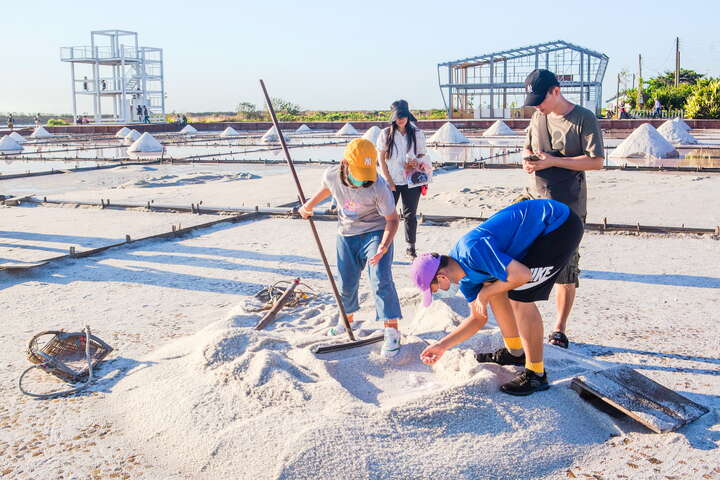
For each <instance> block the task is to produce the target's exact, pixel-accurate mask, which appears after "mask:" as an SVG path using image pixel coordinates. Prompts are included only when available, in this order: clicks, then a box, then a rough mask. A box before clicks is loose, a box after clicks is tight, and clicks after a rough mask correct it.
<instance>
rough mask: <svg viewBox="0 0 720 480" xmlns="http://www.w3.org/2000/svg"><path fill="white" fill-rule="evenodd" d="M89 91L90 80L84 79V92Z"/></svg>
mask: <svg viewBox="0 0 720 480" xmlns="http://www.w3.org/2000/svg"><path fill="white" fill-rule="evenodd" d="M87 89H88V78H87V77H83V90H85V91H86V92H87Z"/></svg>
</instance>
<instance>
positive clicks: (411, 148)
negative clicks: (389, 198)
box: [377, 100, 427, 259]
mask: <svg viewBox="0 0 720 480" xmlns="http://www.w3.org/2000/svg"><path fill="white" fill-rule="evenodd" d="M390 109H391V117H390V126H388V127H386V128H384V129H383V130H382V132H381V133H380V136H379V137H378V140H377V149H378V152H380V166H381V167H382V173H383V177H385V180H386V181H387V184H388V186H389V187H390V190H392V192H393V197H395V204H396V205H397V203H398V200H399V199H400V197H402V202H403V210H402V216H403V218H404V219H405V242H406V243H407V250H406V253H407V255H408V256H409V257H411V258H413V259H414V258H415V257H416V256H417V254H416V253H415V235H416V232H417V218H416V214H417V207H418V203H419V202H420V194H421V191H422V187H409V186H408V182H407V178H406V173H405V172H406V170H411V169H414V168H416V167H417V164H418V160H419V159H421V158H422V157H424V156H425V154H426V153H427V150H426V148H425V134H424V133H423V132H422V130H420V129H419V128H417V127H416V126H415V124H414V123H412V122H417V119H416V118H415V117H414V116H413V114H412V113H410V108H409V107H408V103H407V102H406V101H405V100H397V101H395V102H393V104H392V105H391V106H390Z"/></svg>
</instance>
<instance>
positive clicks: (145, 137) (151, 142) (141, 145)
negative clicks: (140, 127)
mask: <svg viewBox="0 0 720 480" xmlns="http://www.w3.org/2000/svg"><path fill="white" fill-rule="evenodd" d="M162 151H163V146H162V144H161V143H160V142H158V141H157V140H155V137H153V136H152V135H150V134H149V133H148V132H145V133H143V134H142V136H141V137H140V138H138V139H137V140H135V143H133V144H132V145H130V147H129V148H128V153H158V152H162Z"/></svg>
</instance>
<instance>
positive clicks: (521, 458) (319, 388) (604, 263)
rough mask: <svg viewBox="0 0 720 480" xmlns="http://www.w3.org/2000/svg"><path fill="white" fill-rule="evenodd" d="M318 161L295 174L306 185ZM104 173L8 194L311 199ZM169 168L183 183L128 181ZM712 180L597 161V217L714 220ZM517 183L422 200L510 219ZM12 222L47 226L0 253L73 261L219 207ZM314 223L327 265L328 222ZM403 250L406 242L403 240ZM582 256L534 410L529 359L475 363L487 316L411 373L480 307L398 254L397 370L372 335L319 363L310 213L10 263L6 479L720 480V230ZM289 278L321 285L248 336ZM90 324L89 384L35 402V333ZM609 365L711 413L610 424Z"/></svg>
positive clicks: (591, 250) (313, 181)
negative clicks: (609, 168) (445, 297)
mask: <svg viewBox="0 0 720 480" xmlns="http://www.w3.org/2000/svg"><path fill="white" fill-rule="evenodd" d="M176 168H177V167H176ZM231 170H232V171H234V172H235V173H237V172H239V171H243V170H244V169H243V166H239V168H234V167H233V169H231ZM320 172H321V170H320V169H315V168H313V169H301V178H302V180H303V184H304V186H305V188H306V192H307V193H308V194H309V193H310V192H312V191H313V190H314V188H315V187H316V185H317V183H318V181H319V175H320ZM97 173H100V172H92V173H87V174H72V175H62V176H56V177H37V178H31V179H25V180H24V181H16V180H13V181H8V182H3V183H2V184H1V185H0V187H2V188H3V189H5V191H8V190H7V189H8V188H10V189H16V190H25V191H27V190H28V189H32V190H33V191H36V193H38V194H40V195H42V194H43V191H51V190H52V189H55V190H54V191H55V192H56V193H55V194H53V195H48V196H51V197H53V198H56V197H59V196H64V197H65V198H72V199H89V200H95V201H97V200H99V198H111V199H112V201H125V200H127V201H143V202H144V201H148V200H150V199H154V200H155V202H156V203H183V204H189V203H191V202H197V201H198V200H200V199H202V200H204V204H205V205H220V206H228V205H237V204H238V202H241V203H247V204H252V203H253V202H255V203H265V202H269V203H271V204H277V203H283V202H287V201H291V200H293V199H294V197H295V195H294V194H293V190H292V183H291V180H290V179H289V176H288V175H281V176H275V175H263V176H262V178H259V179H250V180H230V181H228V180H229V179H228V178H227V177H222V176H219V177H217V178H215V179H211V180H208V179H207V178H206V179H205V180H207V181H205V180H203V181H194V180H197V179H198V178H199V177H201V176H203V175H207V174H208V172H206V171H203V170H202V169H198V170H192V171H188V170H181V169H177V170H175V171H169V170H162V169H160V170H152V171H148V170H142V169H134V170H133V169H132V167H129V168H128V169H125V170H122V171H121V170H118V174H117V175H116V176H113V175H112V174H111V173H110V174H106V173H105V172H103V173H102V174H101V175H97V176H96V175H95V174H97ZM210 173H211V174H213V175H218V170H217V169H213V170H211V171H210ZM231 173H232V172H231ZM75 175H78V176H75ZM167 175H177V176H178V178H180V179H183V180H182V181H181V182H180V183H178V184H177V185H174V186H167V187H159V186H153V187H141V186H140V185H135V186H133V183H134V182H137V181H139V180H143V179H144V180H146V183H147V180H148V179H150V178H161V177H164V176H167ZM115 177H117V178H115ZM696 178H697V179H696ZM717 178H720V177H717V176H712V175H700V176H698V175H689V174H667V173H661V174H656V173H647V172H637V173H634V172H633V173H630V172H590V173H589V179H590V194H591V198H592V200H591V203H590V212H591V213H590V216H591V218H590V220H591V221H596V220H595V218H597V219H599V218H602V216H607V217H608V220H609V221H611V222H615V221H617V222H621V221H627V222H634V221H635V220H639V221H641V222H642V223H652V224H673V225H677V224H679V223H685V224H687V225H697V226H711V225H714V224H716V223H720V222H719V221H718V217H717V215H718V213H717V211H716V210H717V209H713V208H711V206H712V205H713V204H717V200H716V192H717V191H718V190H717V187H718V185H717V182H718V180H717ZM98 179H101V180H98ZM524 179H525V174H524V173H523V172H522V171H520V170H511V171H507V170H485V171H479V170H467V171H458V172H452V173H447V174H442V175H438V176H437V177H436V179H435V183H433V185H432V186H431V189H430V195H429V197H426V198H425V199H424V200H423V202H422V203H421V209H422V210H423V211H432V212H434V213H445V214H471V215H479V214H481V213H479V212H478V209H485V208H487V209H488V210H492V209H494V208H495V209H497V208H500V207H501V206H504V205H505V204H506V203H507V202H508V200H511V199H512V197H514V196H515V195H516V193H517V190H519V187H518V185H519V184H520V183H521V182H522V181H524ZM79 180H84V181H79ZM167 180H168V182H170V183H177V180H178V179H177V178H176V179H167ZM102 182H104V183H102ZM128 183H129V184H128ZM154 183H155V184H157V183H158V182H157V181H156V182H154ZM120 185H125V187H126V188H116V187H118V186H120ZM490 187H495V188H494V189H492V190H491V189H490ZM500 187H504V188H503V189H500ZM35 189H37V190H35ZM123 195H126V196H124V197H123ZM433 195H437V196H436V197H433ZM596 195H597V196H596ZM83 196H85V197H83ZM443 196H444V197H443ZM633 202H635V203H633ZM713 202H715V203H713ZM486 204H487V207H486V206H485V205H486ZM597 205H601V206H602V207H603V211H602V212H599V208H598V207H597ZM595 208H598V211H597V212H596V211H595V210H594V209H595ZM605 211H607V213H605ZM487 213H489V211H488V212H483V213H482V214H487ZM593 216H595V217H593ZM0 218H2V227H0V231H2V232H27V233H28V234H29V235H38V236H39V235H43V236H41V237H40V238H38V239H30V238H25V239H20V238H15V241H12V242H9V245H6V246H3V247H2V248H0V256H2V257H4V258H5V257H7V256H9V255H8V253H9V252H10V250H9V249H13V250H12V252H17V251H23V252H24V251H25V250H31V251H32V250H33V249H32V248H23V247H22V246H21V245H27V246H31V247H32V246H35V247H38V246H40V247H42V248H48V247H49V248H58V249H62V250H63V251H65V250H66V249H67V246H69V245H71V244H74V245H78V246H80V247H83V248H85V246H96V243H102V242H103V241H104V240H105V239H106V238H107V239H115V238H117V237H120V238H124V234H125V233H129V234H131V235H133V236H136V235H137V236H139V235H140V234H142V233H155V229H156V228H157V229H160V230H163V229H165V228H166V227H167V226H169V224H173V223H175V224H176V223H182V224H183V225H186V222H190V221H195V220H197V221H209V220H212V219H214V218H217V217H206V216H193V215H187V214H157V213H146V212H120V211H113V210H99V209H69V208H57V207H8V208H3V209H0ZM644 219H647V222H646V221H645V220H644ZM168 220H169V222H168ZM187 225H189V223H187ZM317 225H318V229H319V231H320V235H321V238H322V240H323V242H324V244H325V245H326V248H327V252H328V256H329V259H330V262H331V263H332V264H333V265H334V262H335V260H334V248H333V245H334V230H335V227H334V223H332V222H318V223H317ZM130 227H132V228H133V231H128V228H130ZM470 227H471V225H464V224H461V223H459V224H456V225H453V226H451V227H437V226H425V225H423V226H421V227H420V230H419V238H420V239H421V240H420V245H419V247H420V249H421V250H426V249H428V250H436V251H446V250H447V249H449V247H450V246H451V245H452V243H453V242H454V240H456V239H457V238H458V237H459V236H460V235H462V233H464V232H465V231H466V230H467V229H468V228H470ZM133 232H138V233H136V234H135V233H133ZM1 235H2V234H0V236H1ZM16 237H17V235H16ZM11 240H12V238H11ZM0 241H5V240H4V239H0ZM33 241H38V242H39V243H34V244H33V243H32V242H33ZM71 242H74V243H71ZM404 247H405V246H404V242H403V240H402V233H400V234H399V235H398V237H397V240H396V249H397V250H398V252H402V251H404ZM41 252H42V251H41ZM49 253H51V255H50V256H54V255H55V252H54V251H50V252H49ZM581 253H582V267H583V269H584V273H583V279H582V280H581V282H582V285H581V288H580V289H579V291H578V298H577V301H576V306H575V309H574V312H573V315H572V318H571V320H570V328H569V332H568V335H569V336H570V338H571V341H572V342H573V344H572V346H571V349H570V350H569V351H563V350H560V349H558V348H556V347H547V350H546V355H547V367H548V370H549V373H550V378H551V381H552V382H553V384H554V386H553V388H551V389H550V390H549V391H548V392H543V393H540V394H537V395H534V396H531V397H529V398H514V397H507V396H505V395H502V394H501V393H499V392H498V391H497V387H498V385H499V384H500V383H502V382H504V381H506V380H507V379H509V378H510V377H511V375H512V374H513V372H514V370H513V369H511V368H502V367H497V366H496V367H492V366H490V367H487V366H486V367H481V366H479V365H478V364H476V363H475V362H474V360H473V359H472V351H473V350H487V349H489V348H494V347H495V346H497V345H499V342H500V339H499V337H498V334H497V331H496V329H494V328H493V326H492V325H488V327H487V328H486V329H485V330H483V331H482V332H481V333H480V334H479V335H477V336H476V337H474V338H473V339H472V340H470V341H468V342H466V344H464V345H463V346H461V347H460V348H457V349H456V350H454V351H452V352H450V353H448V354H447V355H446V357H445V358H444V359H443V360H442V361H441V362H440V363H439V364H438V365H437V366H436V367H435V368H434V369H430V368H428V367H426V366H424V365H422V364H420V363H419V361H418V359H417V354H418V353H419V351H420V350H421V349H422V347H423V345H424V344H423V343H422V341H421V340H420V338H421V337H422V338H426V339H428V340H429V339H432V338H437V337H438V336H439V335H441V334H442V332H443V331H446V330H447V329H449V328H451V327H452V325H453V324H455V323H457V322H458V321H459V319H460V316H461V315H462V314H463V313H464V310H465V308H466V307H464V306H463V302H462V301H460V299H459V298H458V299H455V300H451V301H448V302H438V303H436V304H434V305H433V306H432V308H431V309H428V310H423V309H419V308H418V307H417V302H418V296H417V294H416V292H415V291H414V289H412V288H411V285H410V282H409V279H408V270H409V265H408V263H407V262H406V261H405V260H404V259H403V258H401V257H400V256H397V257H396V262H395V266H394V272H395V278H396V282H397V284H398V288H399V291H400V296H401V301H402V304H403V313H404V320H403V322H402V324H401V331H402V332H403V334H404V335H405V339H404V343H405V345H406V346H405V347H404V352H403V355H402V356H401V358H400V359H399V360H398V361H396V362H393V363H391V364H384V363H382V362H381V361H380V359H379V357H378V355H377V351H378V349H379V347H378V346H377V345H375V346H372V347H366V348H363V349H358V350H355V351H348V352H344V353H338V354H333V355H332V356H329V357H325V358H318V357H315V356H314V355H312V354H311V353H310V352H309V351H308V349H307V347H308V346H309V345H313V344H316V343H319V342H324V341H326V340H324V339H323V338H322V336H321V333H322V331H324V330H325V328H326V327H327V326H328V325H329V324H330V323H331V322H332V320H333V315H334V308H333V306H332V297H330V296H329V294H328V292H329V286H328V283H327V280H325V279H324V273H323V272H324V271H323V268H322V265H321V263H320V261H319V259H318V255H317V253H316V250H315V248H314V245H313V243H312V238H311V235H310V232H309V228H308V226H307V225H306V224H305V222H303V221H300V220H282V219H268V220H262V221H252V222H247V223H241V224H235V225H221V226H217V227H214V228H212V229H208V230H205V231H201V232H197V233H194V234H192V235H190V236H187V237H183V238H180V239H174V240H169V241H154V242H147V243H142V244H136V245H133V246H129V247H121V248H118V249H113V250H110V251H107V252H105V253H104V254H102V255H99V256H96V257H90V258H85V259H76V260H70V261H65V262H63V263H61V264H57V265H54V266H48V267H43V268H41V269H38V270H34V271H30V272H28V273H24V274H8V273H0V312H1V313H2V314H3V317H4V318H6V319H9V320H10V321H6V322H5V328H4V329H3V331H2V332H1V333H0V336H1V337H2V340H3V345H4V348H3V349H0V365H3V366H4V367H5V368H3V369H2V370H0V475H4V476H6V477H7V478H18V479H30V478H33V479H35V478H63V479H69V478H148V479H157V478H177V479H180V478H208V479H210V478H242V479H244V478H248V479H265V478H268V479H270V478H284V479H296V478H351V479H352V478H373V479H375V478H378V479H384V478H397V479H406V478H437V479H462V478H467V479H477V478H573V476H574V477H575V478H603V479H610V478H633V479H634V478H641V479H645V478H647V479H670V480H672V479H674V478H676V479H685V478H688V479H696V478H697V479H702V478H709V479H713V478H720V463H719V462H718V460H717V459H718V458H719V456H718V451H719V450H718V448H720V359H719V358H718V351H719V350H720V339H719V337H718V335H717V321H718V319H719V317H718V311H719V307H720V301H719V297H718V292H719V291H720V276H719V275H718V274H717V265H719V264H720V249H719V248H718V241H717V240H715V239H712V238H710V237H692V236H671V237H659V236H647V235H643V236H635V235H601V234H593V233H588V234H587V235H586V238H585V240H584V242H583V247H582V252H581ZM33 259H36V257H33ZM294 276H300V277H302V278H303V280H304V281H305V282H307V283H308V284H310V285H311V286H312V287H314V288H316V289H317V290H318V291H319V292H321V296H320V298H319V299H318V300H317V301H316V302H314V303H312V304H310V305H307V306H304V307H299V308H296V309H293V310H289V311H286V312H285V313H284V314H283V315H281V316H280V317H279V318H278V320H277V322H276V323H275V324H273V326H272V327H271V328H270V329H268V330H266V331H264V332H259V333H258V332H254V331H252V330H251V329H250V328H249V326H250V325H252V324H254V322H255V321H257V319H258V316H257V315H256V314H248V313H247V312H246V311H245V310H244V309H243V305H245V303H246V302H247V300H248V299H249V298H250V296H251V295H252V294H253V293H254V292H256V291H257V290H259V289H260V288H261V287H262V286H264V285H266V284H269V283H272V282H274V281H277V280H281V279H289V278H292V277H294ZM368 295H369V294H368V290H367V284H366V282H365V281H363V282H362V283H361V298H362V305H363V309H362V310H361V312H360V313H359V315H358V320H359V321H360V322H361V332H360V334H361V335H365V334H368V333H370V332H371V331H372V330H373V329H374V328H376V327H378V325H377V324H376V323H375V322H374V321H373V311H372V309H371V305H372V302H371V300H370V299H369V296H368ZM541 310H542V311H543V313H544V315H545V318H546V327H547V328H550V327H551V326H552V325H551V323H552V316H553V312H554V307H553V305H552V304H551V302H548V303H545V304H543V305H542V306H541ZM85 324H89V325H90V326H91V327H92V328H93V332H94V333H96V334H97V335H99V336H100V337H101V338H103V339H105V340H107V341H108V342H109V343H110V344H111V345H112V346H113V347H115V351H114V352H113V353H112V355H111V356H110V361H109V362H108V363H107V364H106V365H105V366H104V367H103V368H102V369H101V371H100V372H99V373H100V376H101V378H100V379H99V381H98V382H97V383H96V384H95V385H94V386H93V387H92V388H91V390H90V392H89V393H87V394H84V395H80V396H77V397H73V398H66V399H56V400H51V401H34V400H31V399H30V398H28V397H24V396H22V395H21V394H20V393H19V391H18V390H17V387H16V384H15V382H16V379H17V376H18V375H19V373H20V372H21V371H22V369H24V368H25V367H26V366H27V362H26V360H25V358H24V349H25V344H26V342H27V340H28V339H29V338H30V337H31V336H32V335H33V334H34V333H37V332H38V331H41V330H45V329H51V328H58V327H60V328H65V329H68V330H73V329H80V328H82V326H84V325H85ZM616 364H623V365H630V366H632V367H633V368H637V369H638V370H639V371H640V372H642V373H644V374H646V375H648V376H649V377H651V378H653V379H656V380H657V381H659V382H661V383H663V384H664V385H666V386H668V387H670V388H673V389H675V390H677V391H679V392H680V393H682V394H684V395H687V396H688V397H689V398H691V399H693V400H695V401H697V402H699V403H701V404H703V405H706V406H707V407H709V408H710V409H711V412H710V413H709V414H707V415H705V416H704V417H703V418H701V419H699V420H698V421H696V422H695V423H693V424H692V425H690V426H687V427H685V428H683V429H681V430H680V431H679V432H677V433H671V434H664V435H656V434H652V433H649V431H647V430H645V429H644V428H643V427H640V426H638V425H637V424H635V423H633V422H630V421H628V420H627V419H622V418H613V417H610V416H608V415H606V414H605V413H601V412H599V411H597V410H596V409H595V408H594V407H592V406H590V405H588V404H586V403H585V402H584V401H582V400H580V399H579V398H578V396H577V395H576V394H575V393H574V392H572V391H571V390H569V389H568V388H567V383H568V381H569V379H570V378H572V376H574V375H576V374H579V373H582V372H586V371H588V370H592V369H594V368H598V367H602V366H606V365H616ZM29 381H30V382H31V384H32V385H34V386H35V387H36V388H38V389H42V388H54V387H57V386H59V384H57V383H56V382H54V381H51V380H48V379H47V378H45V377H44V376H42V375H41V374H38V375H31V376H29ZM568 472H570V473H568ZM3 478H5V477H3Z"/></svg>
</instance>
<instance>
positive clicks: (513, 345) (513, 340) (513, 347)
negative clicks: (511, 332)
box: [503, 337, 523, 357]
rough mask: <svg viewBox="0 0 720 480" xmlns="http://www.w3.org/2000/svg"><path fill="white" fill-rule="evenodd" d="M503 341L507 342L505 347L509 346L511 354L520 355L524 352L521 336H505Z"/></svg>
mask: <svg viewBox="0 0 720 480" xmlns="http://www.w3.org/2000/svg"><path fill="white" fill-rule="evenodd" d="M503 342H505V348H507V350H508V352H510V354H511V355H514V356H516V357H519V356H520V355H522V354H523V347H522V342H521V341H520V337H510V338H503Z"/></svg>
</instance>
